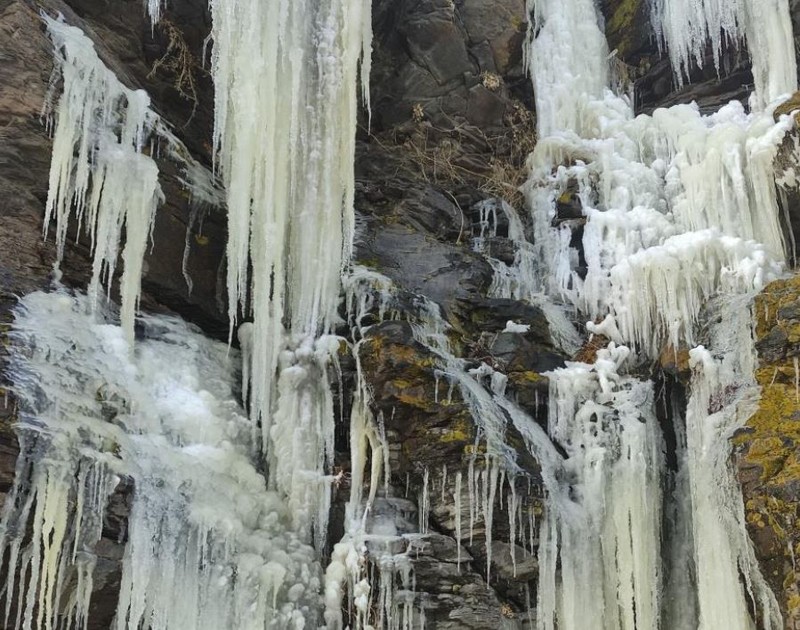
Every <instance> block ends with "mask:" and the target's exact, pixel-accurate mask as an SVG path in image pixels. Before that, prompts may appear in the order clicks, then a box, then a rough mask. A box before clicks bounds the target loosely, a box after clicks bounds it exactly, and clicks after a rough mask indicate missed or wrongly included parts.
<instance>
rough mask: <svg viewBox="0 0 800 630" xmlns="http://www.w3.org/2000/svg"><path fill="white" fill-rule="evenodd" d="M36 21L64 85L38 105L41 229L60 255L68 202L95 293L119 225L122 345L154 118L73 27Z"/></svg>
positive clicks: (156, 197) (157, 193)
mask: <svg viewBox="0 0 800 630" xmlns="http://www.w3.org/2000/svg"><path fill="white" fill-rule="evenodd" d="M42 19H43V20H44V22H45V24H46V25H47V29H48V34H49V35H50V38H51V39H52V41H53V45H54V52H55V61H56V66H55V69H54V77H55V76H59V77H60V78H61V79H62V83H63V86H64V91H63V93H62V95H61V97H60V98H59V99H58V103H57V104H53V100H54V99H53V95H52V93H50V94H48V98H47V102H46V105H45V114H46V115H47V116H48V117H55V121H56V122H55V133H54V137H53V158H52V162H51V165H50V184H49V190H48V196H47V205H46V208H45V219H44V226H45V233H46V232H47V229H48V226H49V223H50V220H51V218H55V219H56V246H57V249H58V259H59V260H60V259H61V258H62V256H63V253H64V244H65V241H66V235H67V225H68V219H69V215H70V211H71V207H72V206H73V205H74V206H75V214H76V217H77V221H78V226H79V229H80V226H81V225H82V224H85V229H86V231H87V232H88V233H89V234H90V236H91V243H92V253H93V255H94V263H93V268H92V283H91V293H92V295H98V294H99V286H100V284H101V282H103V281H105V283H106V285H107V287H108V290H109V291H110V287H111V282H112V280H113V276H114V271H115V268H116V262H117V257H118V253H119V248H120V241H121V238H122V230H123V226H124V228H125V234H126V241H125V246H124V248H123V251H122V258H123V261H124V271H123V276H122V280H121V283H120V293H121V296H122V310H121V315H120V316H121V319H122V324H123V327H124V329H125V331H126V335H127V339H128V342H129V343H133V320H134V316H135V312H136V309H137V307H138V301H139V294H140V292H141V275H142V262H143V259H144V254H145V250H146V247H147V242H148V239H149V237H150V232H151V230H152V225H153V220H154V217H155V210H156V207H157V206H158V204H159V203H161V201H163V195H162V193H161V188H160V186H159V184H158V167H157V166H156V164H155V162H154V161H153V160H152V159H151V158H149V157H147V156H145V155H143V154H142V150H143V148H144V145H145V141H146V139H147V138H148V136H149V135H150V134H151V133H153V131H154V130H155V127H156V123H157V120H158V119H157V117H156V116H155V114H153V113H152V112H151V111H150V109H149V105H150V99H149V97H148V96H147V94H146V93H145V92H143V91H142V90H138V91H134V90H129V89H128V88H126V87H125V86H124V85H122V83H120V82H119V80H118V79H117V78H116V76H114V74H113V73H112V72H111V71H110V70H109V69H108V68H106V67H105V65H103V62H102V61H101V60H100V58H99V57H98V56H97V53H96V52H95V50H94V45H93V43H92V41H91V40H90V39H89V38H88V37H86V35H84V34H83V32H82V31H81V30H80V29H78V28H76V27H74V26H68V25H67V24H64V23H63V22H60V21H58V20H54V19H52V18H50V17H48V16H47V15H43V16H42ZM56 84H57V82H56V81H55V80H51V85H53V86H54V85H56Z"/></svg>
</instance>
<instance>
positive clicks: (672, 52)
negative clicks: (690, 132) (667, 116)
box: [650, 0, 797, 107]
mask: <svg viewBox="0 0 800 630" xmlns="http://www.w3.org/2000/svg"><path fill="white" fill-rule="evenodd" d="M650 8H651V20H652V22H653V25H654V27H655V30H656V33H657V35H658V36H659V37H663V39H664V42H665V43H666V47H667V49H668V51H669V56H670V60H671V62H672V67H673V70H674V73H675V78H676V79H677V81H678V85H679V86H683V84H684V81H688V79H689V75H690V71H691V69H692V67H693V66H695V65H696V66H698V67H702V65H703V57H704V56H705V51H706V46H707V44H708V42H710V43H711V51H712V53H713V57H714V66H715V67H716V70H717V73H718V74H719V73H720V71H721V57H722V52H723V49H724V47H726V46H731V45H733V46H736V45H739V44H740V43H741V42H743V41H744V40H746V41H747V44H748V49H749V52H750V58H751V61H752V68H753V76H754V78H755V97H756V103H757V105H758V106H759V107H764V106H765V105H766V104H768V103H770V102H772V101H774V100H775V99H776V98H778V97H779V96H782V95H786V94H791V93H792V92H794V91H795V90H796V89H797V66H796V61H795V55H794V40H793V37H792V28H791V25H792V22H791V17H790V14H789V3H788V2H787V1H786V0H737V1H728V2H714V1H712V0H650Z"/></svg>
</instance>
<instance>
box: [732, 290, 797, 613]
mask: <svg viewBox="0 0 800 630" xmlns="http://www.w3.org/2000/svg"><path fill="white" fill-rule="evenodd" d="M755 314H756V318H757V319H756V336H757V338H758V342H757V347H758V355H759V369H758V372H757V373H756V378H757V380H758V384H759V385H760V386H761V388H762V393H761V401H760V404H759V407H758V411H757V412H756V413H755V414H754V415H753V417H752V418H750V420H749V421H748V423H747V425H746V426H745V427H744V429H742V430H741V432H740V433H739V434H738V435H737V436H736V437H735V438H734V443H735V444H736V445H737V457H736V459H737V463H738V469H739V478H740V480H741V483H742V488H743V493H744V498H745V513H746V517H747V524H748V529H749V531H750V535H751V537H752V539H753V542H754V544H755V548H756V552H757V555H758V559H759V562H760V563H761V567H762V571H763V573H764V576H765V577H766V579H767V580H768V582H769V584H770V586H771V587H772V589H773V590H774V592H775V593H776V595H777V596H778V601H779V602H780V604H781V606H782V608H783V612H784V617H785V620H786V627H787V628H792V629H794V628H798V627H800V573H798V572H797V570H796V563H795V557H796V554H797V553H798V552H800V546H798V536H799V535H800V521H798V510H799V509H800V395H799V394H798V391H800V390H799V389H798V387H799V386H798V375H800V368H798V360H800V277H798V276H795V277H793V278H791V279H789V280H780V281H777V282H774V283H772V284H770V285H769V286H768V287H767V288H766V289H765V290H764V291H763V292H762V294H761V295H759V296H758V298H757V299H756V303H755Z"/></svg>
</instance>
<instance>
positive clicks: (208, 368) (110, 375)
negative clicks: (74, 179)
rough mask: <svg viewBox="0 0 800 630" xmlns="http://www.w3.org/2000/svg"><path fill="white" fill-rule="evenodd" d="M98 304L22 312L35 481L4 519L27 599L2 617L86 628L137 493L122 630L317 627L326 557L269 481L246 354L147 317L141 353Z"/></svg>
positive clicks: (14, 358) (26, 452) (81, 299)
mask: <svg viewBox="0 0 800 630" xmlns="http://www.w3.org/2000/svg"><path fill="white" fill-rule="evenodd" d="M90 299H91V298H88V297H87V296H83V295H72V294H70V293H68V292H67V291H65V290H63V289H61V290H57V291H55V292H53V293H33V294H30V295H28V296H26V297H25V298H23V299H22V300H21V302H20V305H19V307H18V308H17V309H16V320H15V325H14V328H13V330H12V333H11V337H12V339H13V342H14V343H13V345H12V355H11V369H10V376H11V380H12V383H13V391H14V393H15V395H16V396H17V398H18V400H19V403H20V421H21V426H20V440H21V446H22V454H23V455H22V456H21V457H20V462H19V467H20V472H23V471H25V470H28V471H30V475H26V474H21V475H18V476H17V477H16V485H15V487H14V490H13V492H12V495H11V496H10V497H9V499H8V500H7V501H6V502H5V504H4V511H3V518H2V525H0V549H1V550H2V553H3V554H4V555H5V556H6V557H7V558H9V559H10V560H9V567H10V568H11V571H12V579H11V582H10V583H12V584H13V583H14V579H13V575H14V574H16V575H18V581H19V583H20V585H21V587H22V588H25V589H26V593H24V594H23V593H21V592H18V593H16V594H15V593H13V592H7V593H6V594H5V596H6V597H7V599H6V602H5V606H6V608H5V610H6V611H7V612H8V610H9V607H10V606H11V605H12V604H14V605H16V606H17V610H18V615H19V622H20V623H19V624H17V625H18V626H19V625H20V624H21V627H23V628H30V627H42V628H44V627H63V626H64V625H65V624H68V623H69V620H71V619H72V620H74V622H75V623H76V625H77V627H84V626H82V624H83V623H85V621H86V619H87V615H88V612H89V608H88V606H89V596H90V594H91V584H92V575H93V568H94V564H95V562H96V559H97V557H96V554H97V553H98V551H97V548H96V544H97V542H98V540H99V538H100V536H101V533H102V525H103V512H104V509H105V506H106V502H107V500H108V497H109V495H110V494H111V493H112V492H113V491H114V489H115V487H116V486H117V485H118V483H119V481H120V479H125V480H127V485H128V487H129V488H131V486H132V489H131V490H129V491H130V492H132V498H131V513H130V516H129V520H128V526H127V531H128V535H127V539H128V542H127V545H126V547H125V555H124V558H123V576H122V584H121V592H120V599H119V605H118V613H117V618H116V625H115V627H116V628H119V629H122V628H138V627H148V628H152V629H153V630H158V629H162V630H166V629H168V628H169V629H173V628H177V627H180V628H186V629H187V630H193V629H202V628H208V629H211V628H214V629H218V628H243V629H248V628H252V629H253V630H255V629H256V628H259V629H263V628H264V627H267V626H270V625H274V626H275V627H279V628H298V627H303V623H305V624H307V625H306V627H314V626H315V625H316V623H317V622H318V619H317V614H318V611H319V609H320V604H321V601H320V595H319V592H320V585H321V579H322V573H321V569H320V566H319V564H318V560H317V552H316V551H315V550H314V548H313V547H312V546H310V545H308V544H306V542H305V541H304V540H303V538H302V537H301V536H300V535H298V533H296V530H295V527H294V526H293V524H292V514H291V512H290V511H289V510H288V509H287V506H286V505H285V502H284V500H283V498H282V496H281V495H280V494H278V493H276V492H274V491H271V490H269V489H268V488H267V482H266V480H265V478H264V477H263V476H262V474H261V473H260V472H259V470H258V468H257V460H256V458H255V453H256V452H257V450H256V448H255V444H253V442H252V439H251V431H250V423H249V421H248V419H247V417H246V414H245V412H244V410H242V408H241V407H240V406H239V405H238V403H237V402H236V394H235V384H234V381H235V374H236V370H235V369H234V362H235V361H237V359H238V357H237V356H236V353H235V352H233V351H231V350H230V349H229V348H227V347H226V346H225V344H221V343H218V342H215V341H210V340H208V339H207V338H205V337H204V336H203V335H202V334H200V333H199V332H197V331H196V330H194V329H193V328H192V327H191V326H189V325H187V324H185V323H184V322H183V321H181V320H178V319H175V318H168V317H147V318H143V319H142V320H141V323H142V325H143V331H144V333H143V334H144V340H142V341H140V342H138V343H137V344H136V346H135V348H134V349H133V351H131V348H130V346H129V344H128V341H127V339H126V337H125V335H124V333H123V331H122V329H120V328H119V327H117V326H114V325H112V324H109V323H107V319H106V318H105V317H104V315H105V313H103V311H102V310H101V311H99V312H98V317H97V318H96V317H94V316H92V315H90V314H88V313H89V308H88V306H89V304H88V303H89V301H90ZM28 527H31V528H32V529H31V530H30V531H31V532H32V536H31V537H30V538H28V537H26V535H25V532H26V531H28V529H27V528H28ZM75 573H77V576H78V582H77V589H76V590H75V588H74V587H75V584H74V583H73V581H72V578H71V577H70V576H71V575H74V574H75ZM10 627H13V626H10Z"/></svg>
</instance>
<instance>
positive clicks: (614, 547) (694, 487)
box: [526, 0, 797, 630]
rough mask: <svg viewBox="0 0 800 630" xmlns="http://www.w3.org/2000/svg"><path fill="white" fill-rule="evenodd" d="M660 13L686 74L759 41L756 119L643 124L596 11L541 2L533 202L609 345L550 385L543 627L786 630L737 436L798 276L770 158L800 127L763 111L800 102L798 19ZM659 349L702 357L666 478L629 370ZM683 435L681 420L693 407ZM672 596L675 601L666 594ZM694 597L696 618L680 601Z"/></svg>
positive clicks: (588, 2)
mask: <svg viewBox="0 0 800 630" xmlns="http://www.w3.org/2000/svg"><path fill="white" fill-rule="evenodd" d="M651 5H652V8H653V14H654V17H653V19H654V23H655V24H656V25H657V26H658V29H659V36H662V37H663V39H664V42H665V45H666V47H667V49H668V50H669V53H670V58H671V59H672V62H673V66H674V68H675V71H676V73H678V74H677V77H678V80H679V81H682V80H684V79H685V78H686V76H688V74H689V71H690V70H691V68H692V66H693V64H695V63H701V62H702V56H703V53H704V51H705V48H706V43H707V41H708V40H710V42H711V49H712V50H713V51H714V59H715V63H717V64H719V59H720V55H721V54H722V50H723V48H724V47H726V46H743V45H745V43H746V45H747V46H748V49H749V51H750V55H751V58H752V62H753V71H754V76H755V93H754V96H753V98H752V99H751V106H752V107H753V110H752V111H751V112H750V113H747V112H746V111H745V109H744V107H743V106H742V105H741V104H740V103H737V102H734V103H730V104H728V105H726V106H724V107H723V108H722V109H720V111H718V112H717V113H715V114H712V115H709V116H703V115H701V114H700V113H699V110H698V108H697V106H696V105H694V104H691V105H677V106H675V107H671V108H669V109H657V110H656V111H655V112H654V113H653V114H652V115H640V116H634V114H633V110H632V105H631V103H630V100H629V99H628V98H627V97H626V96H624V95H623V96H618V95H615V94H614V93H612V91H611V89H610V87H609V86H610V83H609V80H608V70H607V59H608V50H607V47H606V42H605V38H604V36H603V34H602V31H601V29H600V26H599V22H598V15H597V9H596V6H595V4H594V3H593V2H592V0H569V1H568V2H555V1H550V0H538V1H537V2H535V3H532V4H531V6H530V8H531V10H532V11H533V13H534V18H535V19H534V24H533V26H532V30H531V40H530V50H529V53H528V64H529V68H530V71H531V74H532V77H533V81H534V87H535V89H536V95H537V109H538V111H539V112H540V117H539V123H538V124H539V132H540V140H539V143H538V145H537V147H536V148H535V150H534V152H533V154H532V155H531V157H530V159H529V166H530V169H531V177H530V180H529V182H528V184H527V186H526V193H527V198H528V202H529V208H530V211H531V218H532V221H533V232H534V235H535V245H534V246H533V247H534V250H535V251H536V255H535V259H536V260H537V262H538V265H539V266H538V276H539V278H538V281H539V283H540V284H541V286H543V287H544V289H545V291H546V292H547V293H548V294H549V295H550V296H551V297H552V298H554V299H560V300H562V301H564V302H566V303H567V304H569V305H571V306H572V308H573V309H574V310H575V312H576V313H578V314H579V315H581V316H583V317H585V318H586V319H587V320H589V321H588V323H587V329H588V330H589V331H590V332H592V333H594V334H602V335H605V336H606V337H608V338H610V339H611V340H612V342H611V344H610V345H609V347H608V349H606V350H603V351H600V352H599V353H598V355H597V359H596V360H595V362H594V363H593V364H568V365H567V367H566V368H565V369H563V370H557V371H555V372H553V373H551V374H550V375H549V376H550V379H551V384H550V409H551V411H550V419H549V423H550V433H551V437H552V438H553V440H554V441H555V442H557V443H558V444H560V445H561V446H562V448H563V449H564V450H565V451H566V454H567V458H566V460H565V462H564V467H565V470H566V471H567V472H568V478H569V479H570V488H571V492H570V495H569V497H568V498H565V495H564V492H563V489H561V488H560V487H559V486H558V485H556V486H554V487H550V488H548V491H549V500H548V507H547V515H546V517H545V520H544V524H543V529H542V533H541V541H542V544H541V546H540V548H539V558H540V567H541V571H542V573H541V575H540V581H539V596H538V611H537V614H538V617H537V618H538V622H537V623H538V627H539V628H540V629H541V630H551V629H554V628H558V629H559V630H565V629H571V628H584V627H597V628H606V629H613V630H617V629H619V630H634V629H636V630H645V629H647V630H650V629H655V628H665V627H686V628H700V629H702V630H710V629H711V628H720V627H726V628H738V629H741V630H745V629H746V628H751V624H752V621H751V619H750V614H749V612H748V607H749V606H751V607H753V608H754V609H755V610H756V611H757V614H758V615H759V627H763V628H767V629H777V628H779V627H781V625H782V623H781V620H780V613H779V612H778V608H777V603H776V602H775V599H774V597H773V596H772V594H771V593H770V591H769V589H768V588H767V587H766V585H765V584H764V582H763V578H761V575H760V573H759V570H758V567H757V566H756V563H755V561H754V559H753V555H752V554H753V552H752V550H751V548H750V545H749V542H748V539H747V534H746V531H745V528H744V520H743V509H742V499H741V495H740V493H739V490H738V486H737V484H736V481H735V479H734V478H733V477H732V472H731V470H730V463H729V456H730V446H729V443H728V438H729V437H730V435H731V434H732V432H733V431H734V430H735V429H736V428H737V427H739V426H741V425H742V423H743V422H745V421H746V419H747V412H748V409H752V405H750V406H748V403H752V401H753V400H754V399H756V398H757V393H758V392H757V389H756V388H755V386H754V383H753V376H752V373H753V367H754V347H753V339H752V330H751V324H750V321H751V319H750V311H749V300H750V299H751V298H752V296H753V294H754V293H755V292H756V291H758V290H759V289H761V288H762V287H763V286H764V285H765V284H766V283H767V282H768V281H770V280H771V279H773V278H775V277H778V276H779V275H780V274H781V273H782V271H783V268H784V263H785V252H786V246H785V243H784V236H783V231H782V226H781V220H780V214H779V205H778V198H777V193H776V187H775V181H776V176H777V175H779V174H778V173H776V170H775V164H774V162H775V157H776V155H777V151H778V147H779V145H780V143H781V142H782V141H783V139H784V137H785V136H786V134H787V132H789V131H790V130H792V129H793V127H794V121H793V120H791V119H790V118H789V117H784V118H783V119H781V120H780V121H778V122H777V123H776V122H774V120H773V117H772V109H771V107H772V106H768V105H769V104H770V103H774V101H775V99H777V98H778V97H781V96H783V95H788V94H791V93H792V92H793V91H794V90H795V89H796V85H797V84H796V76H795V74H796V68H795V63H794V44H793V38H792V36H791V20H790V18H789V12H788V6H787V3H786V2H785V1H783V0H776V1H774V2H773V1H769V2H760V1H758V0H731V1H724V2H707V1H705V0H702V1H701V0H697V1H691V2H689V1H686V2H682V1H676V2H670V1H665V2H659V1H654V2H652V3H651ZM767 40H768V41H767ZM573 196H574V197H575V198H577V200H578V201H579V202H580V205H581V207H582V214H583V219H582V223H583V226H582V229H583V234H582V239H581V240H582V251H581V252H580V253H579V252H578V251H577V250H576V249H574V248H573V247H571V245H570V241H571V239H572V232H571V229H572V227H573V226H571V225H570V223H569V221H557V220H556V219H557V213H558V205H559V203H561V202H564V201H571V199H572V197H573ZM714 313H724V315H723V316H722V319H723V321H721V322H719V323H718V322H717V319H716V317H715V316H714ZM726 318H727V319H728V321H724V320H725V319H726ZM701 342H703V343H704V344H705V347H696V348H695V346H698V344H699V343H701ZM665 347H666V348H672V351H673V352H676V351H677V349H678V348H686V347H688V348H690V349H691V348H694V349H693V350H692V351H691V356H692V363H691V364H692V367H693V378H692V382H691V385H690V392H691V397H690V401H689V408H688V411H687V414H686V418H685V421H686V434H685V438H684V441H683V442H682V443H683V444H684V446H683V450H681V451H680V453H679V465H680V467H679V470H678V471H677V472H676V473H668V472H667V471H666V470H665V469H664V468H663V465H662V459H663V458H662V456H661V451H662V445H661V440H662V437H661V431H660V429H659V427H658V425H657V423H656V421H655V410H654V406H653V383H648V382H645V381H639V380H637V379H636V378H634V377H633V376H628V375H626V372H628V371H630V370H631V369H633V368H635V367H636V365H637V364H638V363H640V362H642V361H644V362H651V361H653V360H654V359H656V358H657V357H658V355H659V353H660V352H661V351H662V350H663V349H664V348H665ZM718 407H719V408H718ZM673 422H674V423H676V424H678V425H680V424H681V423H682V422H683V419H682V417H681V413H679V412H676V413H675V414H674V419H673ZM676 431H677V429H676ZM543 461H544V462H547V459H544V460H543ZM550 477H551V478H552V476H550ZM668 478H669V479H673V481H671V482H670V483H673V484H678V483H680V484H684V485H683V486H682V487H683V488H684V489H685V491H686V493H687V494H688V495H689V497H690V501H688V502H687V504H688V505H683V506H681V505H673V504H672V503H671V502H673V501H676V497H677V496H678V494H679V491H675V493H674V494H671V493H665V487H664V483H665V480H666V479H668ZM547 479H548V476H547V475H545V480H546V481H547ZM551 486H552V482H551ZM662 496H663V497H664V500H663V502H664V505H665V508H664V509H666V510H667V511H668V513H669V514H670V515H671V516H670V518H671V519H672V521H671V522H673V524H674V523H678V522H683V523H685V524H688V525H685V527H688V531H690V534H689V538H690V541H691V542H690V544H688V545H687V544H686V542H687V541H686V540H678V537H676V536H675V535H674V534H672V535H671V537H670V538H669V540H670V541H671V542H670V545H671V546H672V548H671V550H670V551H669V552H668V556H669V557H670V558H672V559H671V560H669V561H664V562H666V564H662V558H661V548H662V541H663V540H664V538H663V532H662V530H661V518H660V516H659V510H661V509H662V508H660V507H658V506H660V505H661V504H662V499H661V498H660V497H662ZM589 540H592V541H594V542H592V543H589V544H588V546H586V547H584V546H582V545H584V544H586V543H587V541H589ZM680 545H682V546H680ZM679 547H680V548H679ZM675 558H679V559H678V560H676V559H675ZM669 563H672V566H671V570H670V567H669ZM678 564H681V566H684V567H693V570H694V571H695V572H696V575H697V576H698V578H697V583H696V584H689V585H688V586H687V583H688V582H689V580H688V579H686V572H684V576H683V577H684V580H683V582H681V579H680V576H678V577H676V574H677V573H678V572H677V570H676V569H675V567H676V566H678ZM666 571H669V572H670V575H669V576H667V575H666V574H665V572H666ZM740 574H741V575H743V576H744V579H745V581H746V583H747V584H746V586H747V588H742V587H741V586H740V584H739V577H738V576H739V575H740ZM668 578H669V581H670V583H667V579H668ZM687 588H688V589H689V590H687ZM592 589H597V590H596V591H593V590H592ZM665 589H668V590H669V592H670V593H672V594H673V595H674V594H675V593H679V595H678V596H677V597H674V598H672V599H666V598H664V597H663V595H662V593H664V592H665ZM590 593H593V594H591V595H590ZM681 599H683V600H684V601H685V602H690V601H691V600H695V599H696V602H697V606H696V607H693V606H692V605H691V604H687V605H686V606H684V607H683V608H681V606H678V605H676V603H675V602H676V601H677V600H681ZM748 600H750V602H748ZM587 602H590V605H589V608H588V609H587V608H586V605H587ZM578 610H582V611H583V613H582V614H581V615H580V616H577V611H578ZM675 624H677V625H675Z"/></svg>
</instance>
